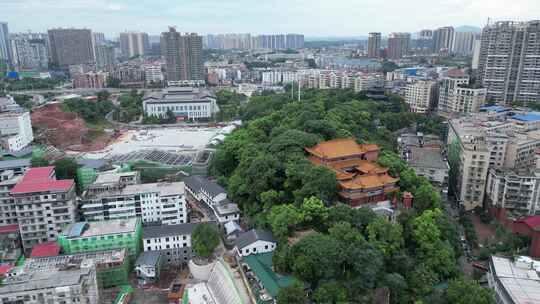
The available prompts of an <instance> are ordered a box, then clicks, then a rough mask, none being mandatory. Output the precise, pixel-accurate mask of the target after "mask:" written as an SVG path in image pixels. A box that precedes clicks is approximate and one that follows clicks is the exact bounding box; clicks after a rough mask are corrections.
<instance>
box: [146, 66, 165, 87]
mask: <svg viewBox="0 0 540 304" xmlns="http://www.w3.org/2000/svg"><path fill="white" fill-rule="evenodd" d="M143 70H144V79H145V81H146V83H159V82H161V81H163V80H165V76H163V71H162V70H161V64H147V65H144V66H143Z"/></svg>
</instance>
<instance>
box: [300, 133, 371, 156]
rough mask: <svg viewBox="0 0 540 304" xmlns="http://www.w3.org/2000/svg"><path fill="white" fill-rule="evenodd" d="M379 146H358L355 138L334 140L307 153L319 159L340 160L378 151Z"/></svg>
mask: <svg viewBox="0 0 540 304" xmlns="http://www.w3.org/2000/svg"><path fill="white" fill-rule="evenodd" d="M378 150H379V146H377V145H374V144H362V145H361V144H358V143H356V140H355V139H354V138H343V139H334V140H329V141H325V142H321V143H319V144H317V145H316V146H314V147H312V148H306V151H307V152H309V153H310V154H312V155H314V156H317V157H319V158H327V159H328V158H330V159H331V158H339V157H346V156H351V155H359V154H364V153H366V152H370V151H378Z"/></svg>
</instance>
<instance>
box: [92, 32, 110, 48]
mask: <svg viewBox="0 0 540 304" xmlns="http://www.w3.org/2000/svg"><path fill="white" fill-rule="evenodd" d="M106 42H107V40H106V39H105V34H104V33H99V32H93V33H92V43H93V44H94V46H98V45H104V44H105V43H106Z"/></svg>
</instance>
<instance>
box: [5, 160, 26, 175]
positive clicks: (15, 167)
mask: <svg viewBox="0 0 540 304" xmlns="http://www.w3.org/2000/svg"><path fill="white" fill-rule="evenodd" d="M28 168H30V160H29V159H13V160H2V161H0V174H1V173H3V172H5V171H13V174H14V175H24V173H25V172H26V170H28Z"/></svg>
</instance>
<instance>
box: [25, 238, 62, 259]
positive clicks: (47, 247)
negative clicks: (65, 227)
mask: <svg viewBox="0 0 540 304" xmlns="http://www.w3.org/2000/svg"><path fill="white" fill-rule="evenodd" d="M59 254H60V245H58V243H57V242H48V243H43V244H37V245H35V246H34V247H33V248H32V253H31V254H30V256H31V257H33V258H35V257H49V256H57V255H59Z"/></svg>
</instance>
